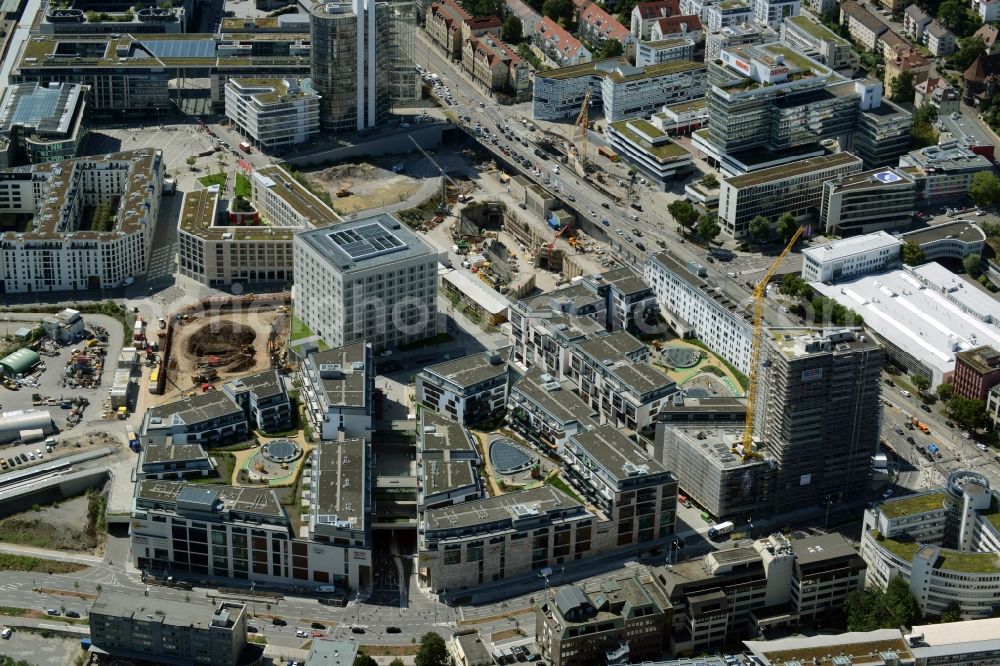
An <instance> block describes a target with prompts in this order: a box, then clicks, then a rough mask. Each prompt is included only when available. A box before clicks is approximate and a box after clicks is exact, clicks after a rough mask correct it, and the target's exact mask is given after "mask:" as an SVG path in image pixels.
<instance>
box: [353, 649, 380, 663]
mask: <svg viewBox="0 0 1000 666" xmlns="http://www.w3.org/2000/svg"><path fill="white" fill-rule="evenodd" d="M354 666H378V662H377V661H375V660H374V659H372V658H371V657H370V656H368V655H367V654H365V653H364V652H358V656H356V657H355V658H354Z"/></svg>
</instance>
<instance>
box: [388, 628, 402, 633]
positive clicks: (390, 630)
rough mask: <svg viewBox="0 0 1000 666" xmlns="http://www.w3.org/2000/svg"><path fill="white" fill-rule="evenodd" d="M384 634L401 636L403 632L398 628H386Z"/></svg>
mask: <svg viewBox="0 0 1000 666" xmlns="http://www.w3.org/2000/svg"><path fill="white" fill-rule="evenodd" d="M385 633H387V634H401V633H403V630H402V629H400V628H399V627H386V628H385Z"/></svg>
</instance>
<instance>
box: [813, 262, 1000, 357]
mask: <svg viewBox="0 0 1000 666" xmlns="http://www.w3.org/2000/svg"><path fill="white" fill-rule="evenodd" d="M922 280H926V281H927V283H928V286H925V284H924V282H923V281H922ZM812 287H813V288H814V289H815V290H816V291H818V292H819V293H821V294H822V295H824V296H826V297H828V298H831V299H833V300H835V301H837V302H838V303H840V304H841V305H844V306H846V307H849V308H851V309H852V310H854V311H855V312H857V313H858V314H859V315H860V316H861V317H862V318H864V321H865V326H866V327H867V328H869V329H871V330H872V331H874V332H875V333H876V334H877V335H878V336H879V337H881V338H883V339H884V340H886V341H887V342H889V343H890V344H892V345H894V346H896V347H898V348H899V349H901V350H903V351H904V352H906V353H908V354H910V355H911V356H913V357H914V358H916V359H917V360H918V361H920V362H921V363H924V364H925V365H927V366H928V367H930V368H933V369H935V370H936V371H937V372H938V373H939V374H940V375H941V376H944V375H946V374H948V373H950V372H951V371H952V370H954V368H955V353H956V352H958V351H964V350H967V349H972V348H973V347H977V346H980V345H991V346H992V347H993V348H994V349H1000V328H998V326H997V323H998V322H1000V301H997V300H996V299H995V298H993V297H992V296H990V295H988V294H987V293H985V292H982V291H980V290H979V288H978V287H977V286H975V285H972V284H970V283H968V282H966V281H965V280H964V279H963V278H961V277H959V276H956V275H954V274H953V273H951V272H950V271H948V270H947V269H945V268H944V267H943V266H941V265H940V264H937V263H934V262H931V263H929V264H925V265H923V266H920V267H918V268H916V269H913V270H912V271H907V270H906V269H897V270H892V271H887V272H885V273H879V274H875V275H863V276H860V277H858V278H855V279H851V280H845V281H843V282H840V283H838V284H836V285H826V284H823V283H819V282H814V283H812ZM956 302H957V304H956Z"/></svg>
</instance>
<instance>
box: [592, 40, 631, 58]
mask: <svg viewBox="0 0 1000 666" xmlns="http://www.w3.org/2000/svg"><path fill="white" fill-rule="evenodd" d="M624 52H625V50H624V49H623V48H622V43H621V42H619V41H618V40H616V39H605V40H604V41H603V42H601V45H600V46H599V47H598V48H597V50H596V51H594V60H607V59H608V58H617V57H618V56H620V55H621V54H622V53H624Z"/></svg>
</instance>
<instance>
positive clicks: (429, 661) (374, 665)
mask: <svg viewBox="0 0 1000 666" xmlns="http://www.w3.org/2000/svg"><path fill="white" fill-rule="evenodd" d="M414 661H415V662H416V666H454V660H452V658H451V656H450V655H449V654H448V647H447V646H446V645H445V642H444V639H443V638H441V634H439V633H437V632H434V631H428V632H427V633H426V634H424V635H423V636H421V637H420V648H419V649H418V650H417V656H416V657H415V658H414ZM18 663H19V664H20V662H18ZM0 666H6V665H5V664H3V662H0ZM12 666H14V665H13V664H12ZM354 666H378V662H376V661H375V660H374V659H372V657H371V656H370V655H367V654H365V653H364V652H359V653H358V656H357V657H355V658H354ZM389 666H404V664H403V660H402V659H400V658H399V657H396V658H395V659H393V660H392V661H391V662H389Z"/></svg>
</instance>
